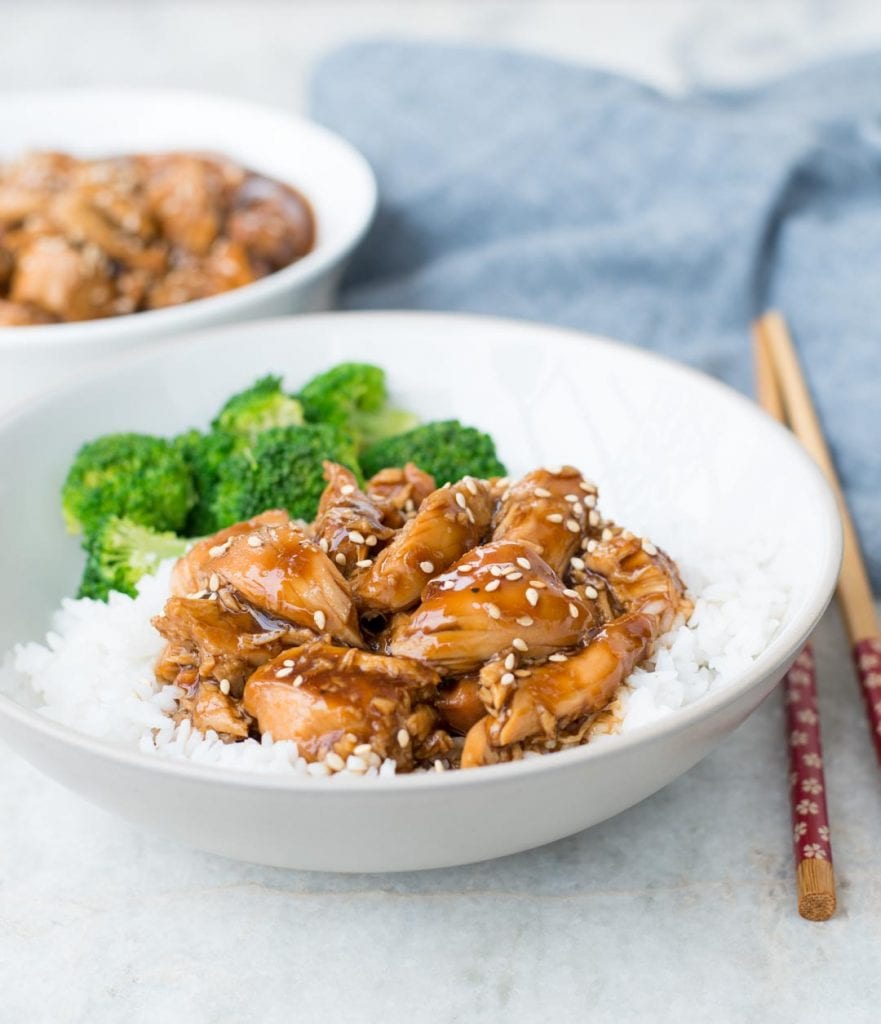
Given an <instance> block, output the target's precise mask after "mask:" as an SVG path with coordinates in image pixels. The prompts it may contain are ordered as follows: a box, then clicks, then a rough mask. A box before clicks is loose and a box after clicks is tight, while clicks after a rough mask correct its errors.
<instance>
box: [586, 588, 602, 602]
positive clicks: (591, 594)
mask: <svg viewBox="0 0 881 1024" xmlns="http://www.w3.org/2000/svg"><path fill="white" fill-rule="evenodd" d="M584 596H585V597H588V598H590V600H591V601H596V599H597V598H598V597H599V596H600V595H599V591H598V590H597V588H596V587H585V588H584Z"/></svg>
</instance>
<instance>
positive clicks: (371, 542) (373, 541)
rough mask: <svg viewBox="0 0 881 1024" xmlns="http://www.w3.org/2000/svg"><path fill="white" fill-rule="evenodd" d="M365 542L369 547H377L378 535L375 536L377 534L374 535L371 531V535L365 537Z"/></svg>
mask: <svg viewBox="0 0 881 1024" xmlns="http://www.w3.org/2000/svg"><path fill="white" fill-rule="evenodd" d="M364 543H365V544H366V545H367V547H369V548H375V547H376V544H377V540H376V537H375V536H374V535H373V534H372V533H371V534H370V536H369V537H365V538H364Z"/></svg>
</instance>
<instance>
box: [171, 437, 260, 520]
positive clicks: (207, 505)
mask: <svg viewBox="0 0 881 1024" xmlns="http://www.w3.org/2000/svg"><path fill="white" fill-rule="evenodd" d="M174 445H175V447H176V448H177V449H178V451H180V452H182V453H183V456H184V458H185V459H186V460H187V465H188V466H189V467H190V472H191V473H192V474H193V482H194V484H195V485H196V494H197V498H196V504H195V505H194V506H193V507H192V508H191V509H190V514H189V515H188V516H187V521H186V523H185V524H184V532H185V533H186V534H187V536H189V537H201V536H204V535H206V534H209V533H216V532H217V531H218V530H219V529H220V528H221V524H220V523H218V522H217V519H216V518H215V515H214V508H213V506H214V499H215V497H216V496H217V486H218V484H219V482H220V475H221V473H222V472H223V467H224V465H225V464H226V462H227V460H228V459H229V458H230V457H231V456H232V454H233V453H234V452H236V451H239V450H241V449H242V448H244V447H246V442H244V441H243V440H241V439H239V438H236V437H234V436H233V435H232V434H224V433H211V434H203V433H202V432H201V431H199V430H188V431H187V432H186V433H185V434H181V435H180V436H179V437H176V438H175V439H174Z"/></svg>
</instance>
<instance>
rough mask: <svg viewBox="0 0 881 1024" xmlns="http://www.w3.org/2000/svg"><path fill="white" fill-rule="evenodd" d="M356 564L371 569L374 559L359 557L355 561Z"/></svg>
mask: <svg viewBox="0 0 881 1024" xmlns="http://www.w3.org/2000/svg"><path fill="white" fill-rule="evenodd" d="M355 565H356V567H357V568H359V569H369V568H370V566H371V565H373V559H372V558H360V559H358V561H357V562H355Z"/></svg>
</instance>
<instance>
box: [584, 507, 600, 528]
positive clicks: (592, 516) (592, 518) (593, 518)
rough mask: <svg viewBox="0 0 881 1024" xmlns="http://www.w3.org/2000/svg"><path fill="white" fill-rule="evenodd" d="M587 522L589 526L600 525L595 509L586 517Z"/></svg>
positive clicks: (598, 515)
mask: <svg viewBox="0 0 881 1024" xmlns="http://www.w3.org/2000/svg"><path fill="white" fill-rule="evenodd" d="M587 521H588V522H589V523H590V525H591V526H599V525H600V514H599V512H597V510H596V509H595V508H592V509H591V510H590V515H589V516H588V517H587Z"/></svg>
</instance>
